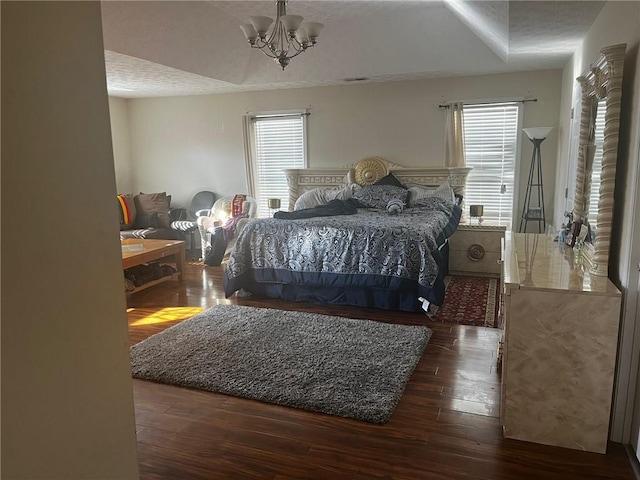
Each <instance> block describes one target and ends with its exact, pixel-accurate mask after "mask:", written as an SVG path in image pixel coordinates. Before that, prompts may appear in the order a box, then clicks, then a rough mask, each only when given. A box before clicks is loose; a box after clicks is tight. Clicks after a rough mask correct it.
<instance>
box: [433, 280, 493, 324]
mask: <svg viewBox="0 0 640 480" xmlns="http://www.w3.org/2000/svg"><path fill="white" fill-rule="evenodd" d="M445 284H446V286H447V293H446V295H445V297H444V303H443V304H442V306H441V307H436V306H435V305H430V307H429V317H430V318H431V320H433V321H435V322H442V323H457V324H459V325H475V326H478V327H497V322H496V317H497V312H498V310H497V305H498V279H497V278H489V277H463V276H449V277H446V278H445Z"/></svg>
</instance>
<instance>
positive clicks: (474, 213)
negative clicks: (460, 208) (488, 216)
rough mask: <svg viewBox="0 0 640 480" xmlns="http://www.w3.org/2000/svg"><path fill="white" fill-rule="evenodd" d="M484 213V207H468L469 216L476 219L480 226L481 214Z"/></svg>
mask: <svg viewBox="0 0 640 480" xmlns="http://www.w3.org/2000/svg"><path fill="white" fill-rule="evenodd" d="M483 213H484V205H470V206H469V214H470V215H471V217H473V218H477V219H478V225H482V214H483Z"/></svg>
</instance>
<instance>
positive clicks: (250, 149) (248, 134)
mask: <svg viewBox="0 0 640 480" xmlns="http://www.w3.org/2000/svg"><path fill="white" fill-rule="evenodd" d="M242 137H243V143H244V170H245V173H246V176H247V192H248V193H249V196H250V197H254V198H256V187H255V185H256V183H255V177H256V175H255V171H254V170H255V167H254V165H255V148H254V145H255V140H254V133H253V125H252V120H251V116H250V115H245V116H244V117H243V118H242Z"/></svg>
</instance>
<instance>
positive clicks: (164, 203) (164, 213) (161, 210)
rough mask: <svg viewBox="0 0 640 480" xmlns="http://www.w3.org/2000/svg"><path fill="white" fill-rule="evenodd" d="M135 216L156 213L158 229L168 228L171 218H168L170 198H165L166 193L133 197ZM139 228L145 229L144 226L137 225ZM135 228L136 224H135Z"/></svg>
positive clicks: (142, 194) (141, 194) (143, 194)
mask: <svg viewBox="0 0 640 480" xmlns="http://www.w3.org/2000/svg"><path fill="white" fill-rule="evenodd" d="M134 200H135V204H136V210H137V216H140V215H150V214H152V213H157V214H158V215H157V218H158V225H157V226H158V227H159V228H170V227H171V217H170V216H169V206H170V203H171V197H170V196H167V193H166V192H158V193H142V192H140V194H139V195H136V196H135V197H134ZM139 226H140V227H143V228H144V227H146V225H139ZM136 227H138V224H137V223H136Z"/></svg>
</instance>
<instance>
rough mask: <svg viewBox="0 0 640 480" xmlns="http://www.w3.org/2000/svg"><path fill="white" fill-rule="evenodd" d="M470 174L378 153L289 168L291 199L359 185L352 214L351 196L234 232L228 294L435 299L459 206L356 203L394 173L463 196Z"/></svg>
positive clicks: (355, 300)
mask: <svg viewBox="0 0 640 480" xmlns="http://www.w3.org/2000/svg"><path fill="white" fill-rule="evenodd" d="M469 171H470V169H469V168H445V167H439V168H429V167H422V168H403V167H401V166H399V165H395V164H392V163H390V162H387V161H385V160H383V159H381V158H379V157H368V158H366V159H363V160H361V161H360V162H358V163H357V164H355V165H353V166H350V167H345V168H337V169H295V170H287V171H286V174H287V179H288V183H289V204H290V205H291V206H293V205H296V202H297V201H298V204H300V202H299V200H300V201H301V200H303V199H304V197H305V196H309V195H315V193H316V192H318V189H319V188H322V189H327V188H334V189H336V191H338V190H340V191H345V190H347V189H349V188H351V189H352V190H354V191H355V192H357V193H353V199H355V198H356V197H357V198H358V200H359V201H358V200H356V202H355V204H356V206H357V208H355V209H353V210H355V213H353V210H351V208H352V206H353V204H354V203H353V199H349V198H348V199H347V200H344V201H343V200H340V201H338V200H334V201H333V202H331V204H337V205H339V206H342V205H345V206H346V207H348V208H347V209H348V210H349V214H340V215H332V216H312V217H311V218H293V219H290V218H286V219H283V218H262V219H254V220H250V221H249V222H247V224H246V225H245V226H244V228H243V229H242V231H240V232H239V234H238V237H237V239H236V244H235V247H234V249H233V251H232V252H231V254H230V256H229V259H228V261H227V264H226V268H225V272H224V287H225V294H226V296H227V297H228V296H230V295H232V294H234V292H237V291H243V292H249V293H251V294H253V295H256V296H261V297H269V298H279V299H284V300H289V301H304V302H313V303H331V304H343V305H356V306H363V307H372V308H381V309H387V310H401V311H420V310H421V309H422V308H423V305H424V304H425V302H424V301H425V300H426V303H427V304H428V303H434V304H436V305H441V304H442V301H443V299H444V293H445V285H444V277H445V275H446V273H447V265H448V242H447V239H448V238H449V237H450V236H451V235H452V234H453V233H454V232H455V230H456V228H457V225H458V223H459V221H460V219H461V214H462V208H461V207H460V205H459V204H456V203H455V202H453V201H449V200H448V199H447V200H446V201H445V200H443V199H442V198H440V197H435V196H434V197H433V198H424V199H423V200H422V201H420V202H415V205H414V204H413V203H411V205H412V206H411V208H404V209H403V211H402V212H401V213H397V214H391V213H389V211H388V210H387V209H386V208H385V209H383V208H362V207H363V203H362V201H363V199H365V200H366V201H369V200H370V197H367V196H366V195H367V194H368V193H369V192H370V191H371V190H374V189H376V188H378V187H377V186H376V187H373V188H370V186H371V185H372V184H377V183H380V182H382V181H383V180H384V181H386V179H387V178H391V177H392V178H393V179H395V180H397V181H398V182H400V183H402V184H403V185H410V186H413V187H414V188H419V186H424V187H431V189H433V190H436V189H438V190H440V191H442V186H443V185H444V184H446V185H447V186H448V185H450V186H451V189H450V190H451V191H452V193H455V195H456V197H457V198H458V199H460V198H462V197H463V196H464V187H465V181H466V176H467V174H468V172H469ZM389 174H391V175H389ZM438 187H439V188H438ZM394 188H396V187H388V188H387V187H384V188H383V187H381V188H378V190H376V191H380V190H384V191H385V194H386V192H387V191H394V192H395V191H396V190H394ZM323 191H324V190H323ZM305 194H306V195H305ZM377 200H378V199H374V203H375V202H376V201H377ZM383 200H384V201H386V197H385V199H383ZM340 202H342V203H340ZM349 202H351V203H349ZM365 203H366V202H365ZM389 203H391V202H389ZM404 203H405V205H406V204H407V202H404ZM347 204H348V205H347ZM328 205H329V204H328ZM346 207H345V208H346ZM314 208H320V209H322V208H326V206H324V207H323V206H320V207H314ZM309 210H310V209H309V208H303V209H302V210H297V211H296V212H293V214H286V215H285V214H282V216H288V217H291V216H295V214H296V213H304V212H308V211H309ZM314 214H315V210H314ZM276 216H277V215H276ZM418 299H422V300H418Z"/></svg>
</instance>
